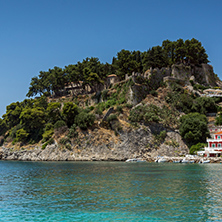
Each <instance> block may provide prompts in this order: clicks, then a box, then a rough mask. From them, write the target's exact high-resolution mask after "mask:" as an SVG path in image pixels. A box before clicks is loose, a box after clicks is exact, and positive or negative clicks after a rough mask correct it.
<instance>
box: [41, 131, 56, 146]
mask: <svg viewBox="0 0 222 222" xmlns="http://www.w3.org/2000/svg"><path fill="white" fill-rule="evenodd" d="M53 134H54V130H53V128H50V129H45V131H44V133H43V134H42V138H43V140H42V142H43V143H44V142H46V141H47V140H49V139H50V138H51V137H52V135H53Z"/></svg>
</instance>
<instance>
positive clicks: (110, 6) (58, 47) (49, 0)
mask: <svg viewBox="0 0 222 222" xmlns="http://www.w3.org/2000/svg"><path fill="white" fill-rule="evenodd" d="M221 10H222V1H221V0H186V1H178V0H136V1H135V0H134V1H133V0H112V1H110V0H93V1H92V0H91V1H90V0H81V1H80V0H7V1H6V0H0V77H1V78H0V117H1V116H2V115H3V114H4V113H5V112H6V106H7V105H9V104H11V103H12V102H16V101H23V100H24V99H25V98H27V97H26V94H27V92H28V89H29V85H30V82H31V78H32V77H35V76H38V75H39V72H40V71H47V70H48V69H50V68H53V67H55V66H58V67H61V68H63V67H65V66H67V65H69V64H76V63H77V62H78V61H82V60H83V59H85V58H86V57H98V58H99V60H100V61H101V62H103V63H106V62H108V63H111V62H112V58H113V57H114V56H116V55H117V52H119V51H121V50H122V49H126V50H130V51H133V50H140V51H141V52H143V51H146V50H148V49H149V48H151V47H153V46H157V45H161V44H162V41H164V40H166V39H169V40H171V41H176V40H177V39H179V38H182V39H184V40H186V39H192V38H196V39H198V40H199V41H200V42H201V43H202V45H203V46H204V48H205V49H206V52H207V54H208V56H209V60H210V64H211V65H213V67H214V72H215V73H216V74H218V76H219V77H220V79H222V63H221V58H222V28H221V23H222V13H221Z"/></svg>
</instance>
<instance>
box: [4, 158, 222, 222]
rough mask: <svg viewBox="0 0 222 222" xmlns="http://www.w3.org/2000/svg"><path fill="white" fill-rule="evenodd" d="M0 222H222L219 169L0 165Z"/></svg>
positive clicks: (117, 164) (149, 165) (147, 165)
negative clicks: (213, 221)
mask: <svg viewBox="0 0 222 222" xmlns="http://www.w3.org/2000/svg"><path fill="white" fill-rule="evenodd" d="M0 168H1V172H0V209H1V210H0V218H1V219H0V221H1V220H2V221H62V220H63V221H94V220H95V221H114V220H118V221H126V220H128V221H189V220H190V221H211V220H215V221H220V220H221V221H222V216H221V210H222V200H221V198H220V197H221V192H222V165H220V164H209V165H204V166H203V165H198V164H192V165H184V164H170V163H166V164H161V165H160V164H156V163H139V164H138V163H135V164H127V163H122V162H11V161H7V162H3V161H0Z"/></svg>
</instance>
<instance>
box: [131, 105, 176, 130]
mask: <svg viewBox="0 0 222 222" xmlns="http://www.w3.org/2000/svg"><path fill="white" fill-rule="evenodd" d="M177 116H178V113H177V112H176V111H175V110H171V109H169V108H167V107H166V106H163V107H162V108H159V107H157V106H155V105H153V104H150V105H148V106H146V105H143V106H142V105H141V106H137V107H136V108H134V109H133V110H131V111H130V115H129V120H130V121H131V123H138V122H143V123H145V124H149V123H151V122H156V123H162V124H163V125H164V126H165V127H170V126H177V124H178V122H177Z"/></svg>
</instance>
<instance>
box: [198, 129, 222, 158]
mask: <svg viewBox="0 0 222 222" xmlns="http://www.w3.org/2000/svg"><path fill="white" fill-rule="evenodd" d="M207 144H208V146H207V147H204V150H203V151H198V152H197V155H199V156H204V157H219V156H222V131H220V132H217V133H214V135H213V139H207Z"/></svg>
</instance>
